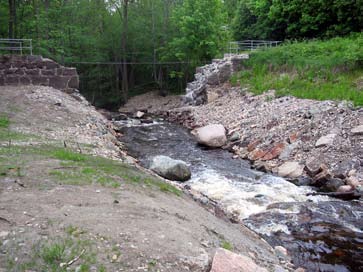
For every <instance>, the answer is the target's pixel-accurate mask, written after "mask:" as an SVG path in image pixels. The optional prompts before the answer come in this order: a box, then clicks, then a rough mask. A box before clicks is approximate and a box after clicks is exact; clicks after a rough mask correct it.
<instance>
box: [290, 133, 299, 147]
mask: <svg viewBox="0 0 363 272" xmlns="http://www.w3.org/2000/svg"><path fill="white" fill-rule="evenodd" d="M297 138H298V135H297V132H295V133H292V134H290V136H289V143H290V144H292V143H294V142H296V140H297Z"/></svg>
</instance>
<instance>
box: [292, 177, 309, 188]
mask: <svg viewBox="0 0 363 272" xmlns="http://www.w3.org/2000/svg"><path fill="white" fill-rule="evenodd" d="M291 182H292V183H294V184H295V185H296V186H309V185H311V184H312V180H311V178H309V177H304V176H301V177H298V178H296V179H293V180H292V181H291Z"/></svg>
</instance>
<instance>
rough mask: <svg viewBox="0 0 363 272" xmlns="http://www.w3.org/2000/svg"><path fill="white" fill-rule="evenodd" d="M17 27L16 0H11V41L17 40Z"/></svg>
mask: <svg viewBox="0 0 363 272" xmlns="http://www.w3.org/2000/svg"><path fill="white" fill-rule="evenodd" d="M15 27H16V3H15V0H9V39H14V38H15Z"/></svg>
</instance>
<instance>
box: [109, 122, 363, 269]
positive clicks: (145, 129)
mask: <svg viewBox="0 0 363 272" xmlns="http://www.w3.org/2000/svg"><path fill="white" fill-rule="evenodd" d="M114 124H115V125H116V126H118V127H119V128H120V130H121V132H122V133H123V137H121V138H120V140H121V141H122V142H124V143H125V145H126V147H127V149H128V153H129V154H130V155H132V156H133V157H135V158H138V159H139V160H140V163H141V164H142V165H143V166H145V167H148V166H149V162H150V159H151V158H152V157H153V156H156V155H165V156H170V157H172V158H174V159H180V160H183V161H185V162H186V163H187V164H188V165H189V166H190V168H191V171H192V178H191V179H190V180H189V181H188V182H186V183H185V184H186V185H189V186H190V187H191V188H192V189H194V190H196V191H199V192H201V193H203V194H204V195H206V196H208V198H210V199H212V200H214V201H216V202H218V203H219V204H220V205H221V207H222V208H223V209H224V210H225V211H226V212H227V213H228V214H232V215H233V216H234V217H235V218H238V219H239V220H240V221H241V222H243V223H244V224H245V225H246V226H247V227H248V228H250V229H251V230H253V231H255V232H257V233H258V234H260V235H261V236H262V237H263V238H264V239H265V240H266V241H267V242H268V243H269V244H270V245H271V246H273V247H274V246H278V245H280V246H283V247H285V248H286V249H287V250H288V252H289V255H290V256H291V258H292V262H293V264H294V265H295V266H296V267H303V268H305V269H306V271H327V272H328V271H329V272H330V271H344V272H345V271H363V230H362V228H363V205H362V201H349V202H345V201H340V200H336V199H332V198H328V197H326V196H306V194H307V193H309V192H313V188H310V187H307V186H300V187H298V186H296V185H294V184H292V183H290V182H288V181H286V180H285V179H283V178H280V177H276V176H272V175H270V174H266V173H262V172H259V171H255V170H253V169H251V166H250V164H249V162H247V161H244V160H241V159H233V158H232V154H231V153H229V152H228V151H225V150H221V149H207V148H204V147H202V146H200V145H198V144H197V143H196V142H195V140H194V139H193V136H192V135H190V133H189V132H188V131H187V130H186V129H184V128H182V127H180V126H178V125H176V124H172V123H169V122H166V121H163V120H161V119H160V120H154V121H153V122H152V123H150V124H142V123H140V121H139V120H135V119H128V120H125V121H115V122H114Z"/></svg>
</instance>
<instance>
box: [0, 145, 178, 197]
mask: <svg viewBox="0 0 363 272" xmlns="http://www.w3.org/2000/svg"><path fill="white" fill-rule="evenodd" d="M49 159H55V160H58V161H59V164H60V167H56V168H57V169H49V170H48V172H47V173H46V174H47V175H48V177H49V178H51V179H52V180H54V181H56V182H57V183H58V184H59V183H60V184H67V185H90V184H99V185H101V186H105V187H112V188H118V187H120V185H121V183H124V182H127V183H130V184H140V185H146V186H148V187H153V188H156V189H158V190H160V191H162V192H166V193H172V194H174V195H177V196H180V195H181V191H180V190H179V189H177V188H175V187H174V186H172V185H170V184H168V183H166V182H164V181H162V180H159V179H157V178H154V177H152V176H150V175H147V174H145V173H142V172H141V171H139V170H138V169H136V168H135V167H133V166H130V165H128V164H124V163H122V162H119V161H115V160H111V159H107V158H103V157H98V156H92V155H86V154H80V153H77V152H74V151H72V150H70V149H65V148H61V147H55V146H52V145H39V146H10V147H1V146H0V174H1V175H3V176H6V175H9V173H10V172H9V169H19V173H20V169H24V166H25V165H30V164H31V163H33V162H34V161H37V160H38V161H41V160H49ZM21 175H26V173H24V171H22V172H21Z"/></svg>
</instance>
